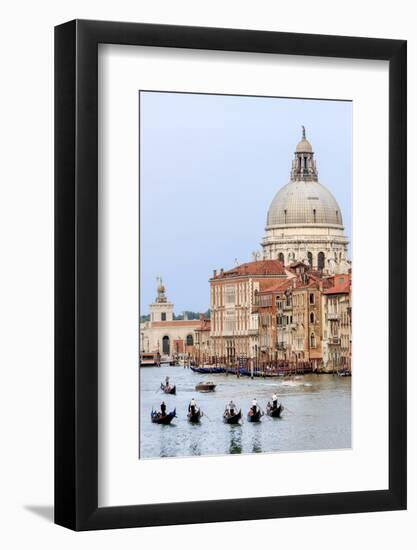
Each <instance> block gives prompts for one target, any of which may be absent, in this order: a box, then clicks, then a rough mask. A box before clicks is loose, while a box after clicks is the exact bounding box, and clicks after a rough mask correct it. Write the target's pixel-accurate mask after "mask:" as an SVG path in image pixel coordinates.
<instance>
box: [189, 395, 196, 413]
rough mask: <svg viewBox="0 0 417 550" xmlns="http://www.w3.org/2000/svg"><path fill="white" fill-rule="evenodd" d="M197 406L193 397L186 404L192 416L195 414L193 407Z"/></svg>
mask: <svg viewBox="0 0 417 550" xmlns="http://www.w3.org/2000/svg"><path fill="white" fill-rule="evenodd" d="M196 406H197V403H196V401H195V399H194V397H193V398H192V399H191V401H190V404H189V406H188V412H190V413H191V414H192V415H193V416H194V415H195V408H196Z"/></svg>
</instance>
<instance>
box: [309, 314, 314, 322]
mask: <svg viewBox="0 0 417 550" xmlns="http://www.w3.org/2000/svg"><path fill="white" fill-rule="evenodd" d="M310 323H314V313H313V312H311V313H310Z"/></svg>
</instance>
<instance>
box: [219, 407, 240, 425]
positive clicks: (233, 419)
mask: <svg viewBox="0 0 417 550" xmlns="http://www.w3.org/2000/svg"><path fill="white" fill-rule="evenodd" d="M241 418H242V410H241V409H239V412H237V413H235V414H232V413H231V411H230V410H228V409H226V410H225V411H224V413H223V420H224V421H225V422H226V424H237V423H238V422H239V420H240V419H241Z"/></svg>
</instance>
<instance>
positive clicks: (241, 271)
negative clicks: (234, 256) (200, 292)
mask: <svg viewBox="0 0 417 550" xmlns="http://www.w3.org/2000/svg"><path fill="white" fill-rule="evenodd" d="M262 275H263V276H265V275H271V276H274V275H277V276H282V277H285V276H286V271H285V268H284V267H283V265H282V264H281V262H279V261H278V260H259V261H255V262H248V263H245V264H241V265H237V266H236V267H234V268H232V269H229V270H228V271H220V273H216V275H214V276H213V277H212V279H221V278H225V277H226V278H229V277H242V276H252V277H253V276H262Z"/></svg>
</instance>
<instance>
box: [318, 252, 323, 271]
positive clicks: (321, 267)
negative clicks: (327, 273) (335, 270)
mask: <svg viewBox="0 0 417 550" xmlns="http://www.w3.org/2000/svg"><path fill="white" fill-rule="evenodd" d="M317 267H318V268H319V269H324V252H319V253H318V256H317Z"/></svg>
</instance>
